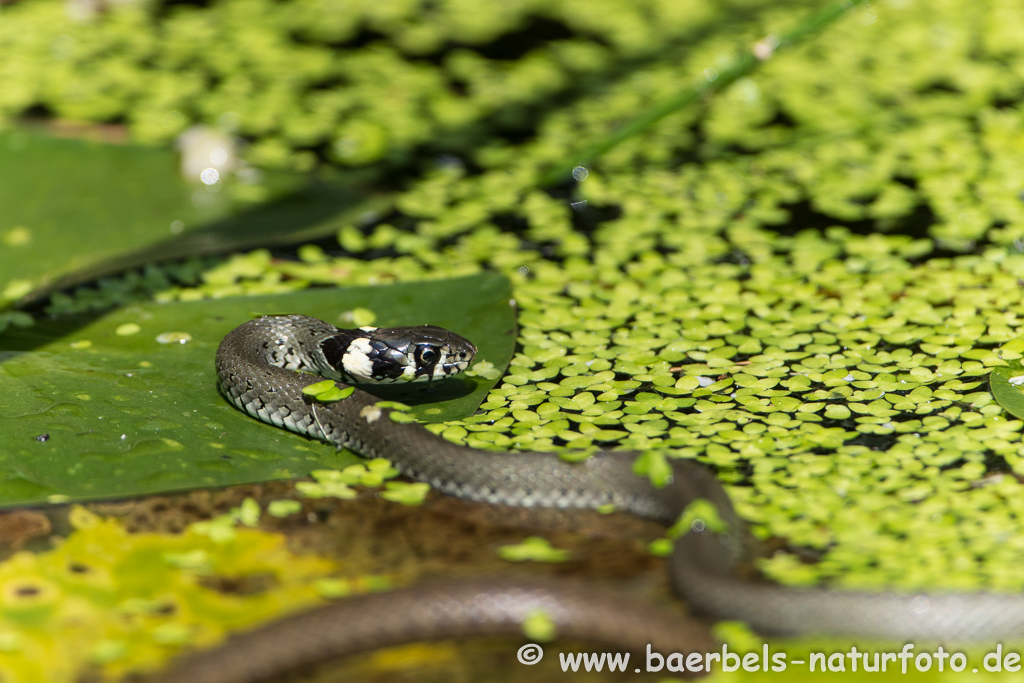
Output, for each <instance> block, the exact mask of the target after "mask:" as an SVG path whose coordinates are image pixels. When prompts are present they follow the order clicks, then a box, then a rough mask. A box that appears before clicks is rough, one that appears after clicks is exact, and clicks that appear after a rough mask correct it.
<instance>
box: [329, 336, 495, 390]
mask: <svg viewBox="0 0 1024 683" xmlns="http://www.w3.org/2000/svg"><path fill="white" fill-rule="evenodd" d="M322 348H323V351H324V355H325V357H326V359H327V360H328V362H329V363H330V364H331V365H332V366H333V367H334V369H335V370H337V371H338V372H339V373H340V374H341V375H342V376H343V377H345V378H346V379H348V380H349V381H354V382H363V383H370V384H380V383H395V382H430V381H433V380H438V379H444V378H446V377H451V376H452V375H457V374H459V373H460V372H462V371H463V370H465V369H466V368H468V367H469V364H470V363H471V362H473V357H474V356H476V347H475V346H474V345H473V343H472V342H470V341H469V340H468V339H466V338H464V337H460V336H459V335H457V334H455V333H454V332H451V331H450V330H446V329H444V328H443V327H437V326H436V325H420V326H417V327H388V328H375V327H361V328H359V329H357V330H344V331H343V334H340V335H338V336H336V337H332V338H331V339H328V340H326V341H325V342H324V345H323V347H322Z"/></svg>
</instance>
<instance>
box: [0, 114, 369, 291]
mask: <svg viewBox="0 0 1024 683" xmlns="http://www.w3.org/2000/svg"><path fill="white" fill-rule="evenodd" d="M260 187H261V190H260V191H261V193H262V194H263V195H265V201H263V202H262V203H260V204H259V205H258V206H254V205H253V204H252V203H251V202H250V203H247V204H246V203H239V202H232V201H231V200H230V199H228V195H231V194H233V193H232V192H231V191H226V192H219V193H215V194H213V193H210V192H207V190H205V189H203V187H202V186H199V187H197V186H195V185H192V184H189V183H186V182H185V181H184V180H183V179H182V178H181V176H180V173H179V171H178V160H177V155H176V154H174V153H173V152H171V151H170V150H165V149H158V148H153V147H138V146H129V145H110V144H103V143H99V142H90V141H86V140H64V139H58V138H50V137H46V136H43V135H41V134H39V133H33V132H29V131H20V130H19V131H10V132H6V133H0V309H3V308H4V306H5V305H9V304H11V303H14V302H17V301H19V300H24V299H25V298H26V297H29V298H31V297H33V296H38V295H39V294H42V293H45V292H46V291H49V290H50V289H53V288H55V287H63V286H68V285H70V284H74V283H78V282H83V281H87V280H90V279H93V278H95V277H98V276H100V275H104V274H106V273H109V272H119V271H123V270H125V269H127V268H132V267H136V266H139V265H143V264H145V263H150V262H152V261H159V260H167V259H174V258H181V257H186V256H194V255H197V254H204V253H214V252H223V251H228V250H232V249H239V248H244V247H249V246H255V245H260V246H268V245H273V244H282V243H293V242H298V241H302V240H308V239H312V238H315V237H322V236H323V235H325V234H330V233H332V232H333V231H334V230H336V229H337V225H338V224H339V223H340V222H342V221H345V220H354V218H355V217H356V216H358V215H360V214H362V213H364V212H367V211H371V210H377V211H379V210H382V209H383V208H384V206H386V205H387V199H386V197H383V196H380V195H373V194H371V193H370V192H369V191H365V190H363V189H362V188H361V187H360V185H359V184H358V183H357V182H356V176H355V175H354V174H350V175H348V176H341V175H340V174H337V177H332V178H320V179H317V178H313V177H308V176H299V175H295V174H285V173H269V174H264V180H263V183H262V185H261V186H260ZM229 189H230V188H229ZM200 200H201V201H200Z"/></svg>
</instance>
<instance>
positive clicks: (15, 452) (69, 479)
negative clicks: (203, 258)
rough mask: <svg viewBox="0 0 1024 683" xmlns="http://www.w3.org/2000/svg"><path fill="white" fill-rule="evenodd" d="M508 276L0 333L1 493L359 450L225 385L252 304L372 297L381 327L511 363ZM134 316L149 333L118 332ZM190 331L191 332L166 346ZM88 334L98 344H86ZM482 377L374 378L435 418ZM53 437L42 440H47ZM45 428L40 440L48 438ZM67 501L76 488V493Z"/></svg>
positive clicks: (128, 491) (200, 306)
mask: <svg viewBox="0 0 1024 683" xmlns="http://www.w3.org/2000/svg"><path fill="white" fill-rule="evenodd" d="M508 297H509V285H508V281H507V280H506V279H505V278H504V277H502V276H499V275H494V274H481V275H476V276H471V277H467V278H457V279H452V280H432V281H428V282H417V283H409V284H399V285H389V286H381V287H356V288H350V289H319V290H309V291H306V292H299V293H292V294H284V295H274V296H263V297H247V298H234V299H220V300H210V301H201V302H193V303H174V304H166V305H160V304H150V305H145V306H133V307H129V308H126V309H123V310H119V311H115V312H113V313H111V314H109V315H106V316H102V317H99V318H95V319H93V318H86V317H81V316H79V317H74V318H62V319H57V320H52V321H45V322H41V323H40V324H38V325H36V326H35V327H32V328H28V329H25V330H17V331H14V332H10V333H9V334H6V335H5V336H3V337H0V381H2V383H3V386H4V391H3V392H2V394H0V415H3V416H4V440H3V442H2V444H0V505H14V504H19V503H20V504H24V503H40V502H44V501H46V500H47V498H48V497H49V496H53V495H55V494H56V495H60V496H67V497H68V498H70V499H73V500H82V499H88V498H110V497H116V496H132V495H140V494H143V493H152V492H157V491H168V490H176V489H190V488H196V487H202V486H224V485H229V484H237V483H245V482H255V481H265V480H268V479H280V478H288V477H302V476H305V475H307V474H308V473H309V472H311V471H313V470H316V469H325V468H329V469H337V468H342V467H345V466H347V465H350V464H353V463H354V462H357V460H356V458H355V456H353V455H352V454H350V453H348V452H345V451H342V452H339V451H338V450H337V449H336V448H335V447H334V446H331V445H329V444H325V443H321V442H318V441H313V440H310V439H308V438H306V437H303V436H299V435H297V434H293V433H291V432H289V431H287V430H284V429H279V428H275V427H272V426H270V425H266V424H263V423H261V422H259V421H257V420H254V419H252V418H251V417H249V416H247V415H245V414H243V413H242V412H241V411H239V410H237V409H235V408H234V407H232V406H231V405H230V404H229V403H227V401H225V400H224V398H223V397H222V396H221V395H220V394H219V393H218V391H217V385H216V375H215V373H214V367H213V357H214V354H215V352H216V348H217V345H218V344H219V342H220V340H221V339H222V338H223V336H224V335H225V334H226V333H227V332H228V331H230V330H231V329H232V328H233V327H235V326H237V325H239V324H240V323H242V322H244V321H245V320H247V319H249V318H250V317H251V315H252V312H253V311H259V312H277V313H304V314H308V315H314V316H317V317H320V318H323V319H325V320H328V321H331V322H335V321H337V317H338V315H339V314H340V312H342V311H345V310H351V309H352V308H354V307H358V306H363V307H367V308H372V309H373V310H375V311H378V314H379V316H380V318H381V323H382V324H383V325H396V324H423V323H433V324H439V325H443V326H446V327H449V328H451V329H453V330H455V331H456V332H458V333H460V334H463V335H465V336H466V337H468V338H470V339H472V340H473V341H474V342H475V343H476V344H477V345H478V347H479V349H480V351H479V356H480V357H481V358H485V359H487V360H489V361H491V362H493V363H495V365H498V366H500V367H504V366H505V364H506V363H507V362H508V359H509V358H510V356H511V352H512V344H513V342H514V339H515V336H514V334H511V333H510V332H511V331H512V330H513V328H514V320H513V318H512V312H511V309H510V308H509V306H508ZM129 322H133V323H135V324H137V325H139V327H140V332H138V333H136V334H133V335H129V336H121V335H118V334H117V333H116V330H117V329H118V328H119V327H120V326H122V325H124V324H126V323H129ZM167 330H185V331H188V332H189V334H190V335H191V338H192V340H191V341H190V342H188V343H186V344H160V343H158V342H157V337H158V336H159V335H160V334H162V333H163V332H165V331H167ZM82 342H88V344H85V343H82ZM490 386H491V383H490V382H488V381H486V380H483V379H481V378H461V377H460V378H453V379H450V380H448V381H446V382H443V383H437V384H434V385H433V386H431V387H429V388H425V387H422V386H416V385H411V386H409V387H397V388H392V387H383V388H381V389H380V390H378V389H377V388H371V390H372V391H374V393H378V395H381V397H382V398H383V399H385V400H396V399H398V400H401V401H403V402H404V403H406V404H416V403H418V405H412V407H411V408H409V411H410V414H412V415H414V416H415V417H416V418H417V419H420V420H425V421H441V420H450V419H455V418H459V417H465V416H468V415H470V414H472V413H473V412H474V411H475V410H476V408H477V406H478V405H479V403H480V401H481V400H482V399H483V397H484V396H485V395H486V394H487V391H488V390H489V389H490ZM44 435H45V438H43V437H44ZM37 437H39V438H37ZM65 500H66V499H65Z"/></svg>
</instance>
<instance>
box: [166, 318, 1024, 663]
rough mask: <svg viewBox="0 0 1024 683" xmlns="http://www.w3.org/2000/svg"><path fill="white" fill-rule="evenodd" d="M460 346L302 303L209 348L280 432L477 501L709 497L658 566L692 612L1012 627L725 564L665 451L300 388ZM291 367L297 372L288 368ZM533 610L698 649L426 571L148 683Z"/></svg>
mask: <svg viewBox="0 0 1024 683" xmlns="http://www.w3.org/2000/svg"><path fill="white" fill-rule="evenodd" d="M475 352H476V349H475V348H474V347H473V346H472V344H470V343H469V342H468V341H466V340H465V339H463V338H461V337H459V336H457V335H455V334H453V333H451V332H448V331H446V330H443V329H441V328H437V327H432V326H423V327H412V328H391V329H385V330H377V329H375V328H369V327H367V328H361V329H355V330H345V329H339V328H336V327H335V326H333V325H330V324H328V323H325V322H323V321H321V320H317V319H315V318H309V317H306V316H297V315H293V316H275V317H263V318H258V319H255V320H251V321H249V322H247V323H245V324H243V325H241V326H239V327H237V328H236V329H234V330H233V331H232V332H230V333H229V334H228V335H227V336H226V337H225V338H224V340H223V341H222V342H221V344H220V348H219V349H218V351H217V359H216V366H217V376H218V379H219V382H220V386H221V390H222V392H223V393H224V395H225V396H226V397H227V398H228V400H229V401H230V402H231V403H232V404H234V405H235V406H236V407H238V408H239V409H241V410H243V411H245V412H247V413H248V414H250V415H252V416H253V417H256V418H257V419H260V420H262V421H264V422H267V423H270V424H274V425H277V426H280V427H284V428H286V429H290V430H292V431H295V432H298V433H301V434H305V435H307V436H310V437H312V438H315V439H321V440H323V441H327V442H330V443H333V444H336V445H338V446H339V447H342V446H344V447H347V448H351V449H352V450H354V451H356V452H358V453H359V454H361V455H363V456H365V457H382V458H386V459H387V460H389V461H391V462H392V463H393V465H394V466H395V467H396V468H397V469H398V470H399V471H400V472H401V473H402V474H403V475H404V476H406V477H409V478H411V479H416V480H419V481H424V482H427V483H429V484H430V485H431V486H432V487H433V488H436V489H438V490H439V491H441V492H443V493H445V494H448V495H451V496H456V497H459V498H464V499H468V500H475V501H484V502H487V503H490V504H493V505H508V506H527V507H557V508H597V507H599V506H604V505H609V504H610V505H614V506H615V508H616V509H617V510H622V511H627V512H631V513H633V514H635V515H639V516H641V517H646V518H650V519H654V520H657V521H660V522H663V523H665V524H671V523H673V522H675V521H676V520H677V518H678V517H679V515H680V514H681V512H682V511H683V510H684V509H686V507H687V506H688V505H689V504H690V503H691V502H693V501H695V500H697V499H705V500H707V501H710V502H711V503H712V504H713V505H714V506H715V508H716V510H717V513H718V517H719V518H720V519H721V520H722V521H724V522H725V523H726V525H727V529H728V530H727V531H725V532H721V531H720V532H718V533H713V532H712V531H710V529H708V528H702V526H701V525H694V527H693V528H692V529H691V530H690V531H689V532H688V533H686V534H684V535H682V536H680V537H679V538H678V539H676V541H675V544H674V547H673V552H672V555H671V558H670V560H669V570H670V572H671V578H672V582H673V585H674V588H675V590H676V592H677V593H678V594H679V596H680V597H681V598H682V599H683V600H684V601H685V603H686V604H687V605H688V607H689V608H690V610H691V611H693V612H695V613H698V614H701V615H703V616H706V617H709V618H712V619H731V620H740V621H744V622H746V623H747V624H748V625H750V626H751V627H752V628H753V629H754V630H756V631H758V632H761V633H764V634H774V635H795V634H817V635H831V636H854V637H872V638H887V639H893V640H903V641H905V640H913V639H922V640H943V641H947V642H964V641H978V640H993V639H999V638H1008V637H1021V636H1024V596H1022V595H1007V594H995V593H980V592H979V593H920V594H909V593H895V592H864V591H836V590H830V589H826V588H792V587H784V586H780V585H777V584H774V583H770V582H767V581H761V580H751V579H747V578H739V577H738V576H737V568H738V567H739V566H741V565H744V564H747V563H749V561H750V559H751V558H752V557H754V556H756V554H757V553H758V552H759V548H758V544H757V543H756V542H755V541H753V540H752V538H751V537H750V535H749V534H748V533H747V532H746V530H745V527H744V525H743V522H742V520H740V519H739V517H738V516H737V514H736V512H735V511H734V509H733V506H732V504H731V502H730V500H729V496H728V494H727V493H726V492H725V490H724V489H723V488H722V486H721V485H720V484H719V483H718V481H717V479H716V478H715V477H714V475H713V474H712V473H711V472H710V471H709V470H707V469H706V468H704V467H703V466H701V465H699V464H697V463H693V462H690V461H684V460H674V461H671V467H672V469H673V472H672V477H671V480H670V482H669V483H668V484H667V485H666V486H664V487H662V488H656V487H655V486H653V485H652V484H651V483H650V482H649V481H648V480H647V479H646V478H643V477H638V476H636V475H635V474H634V473H633V463H634V460H635V459H636V457H637V455H638V454H637V453H631V452H612V451H605V452H597V453H595V454H593V455H592V456H591V457H589V458H587V459H586V460H583V461H582V462H567V461H565V460H563V459H560V458H559V457H558V456H557V455H555V454H552V453H516V452H512V453H493V452H483V451H479V450H476V449H473V448H468V447H465V446H459V445H455V444H452V443H450V442H448V441H446V440H444V439H442V438H441V437H438V436H435V435H434V434H432V433H431V432H429V431H428V430H426V429H425V428H423V427H422V426H420V425H419V424H415V423H407V422H397V421H393V420H391V419H390V418H389V413H390V412H391V409H390V408H382V407H379V406H377V403H378V399H377V398H376V397H374V396H372V395H371V394H369V393H367V392H365V391H361V390H359V389H356V390H355V391H354V393H353V394H352V395H350V396H349V397H347V398H345V399H343V400H340V401H337V402H333V403H319V402H317V401H315V400H313V399H311V398H310V397H308V396H305V395H304V394H303V392H302V389H303V388H304V387H305V386H307V385H309V384H312V383H315V382H320V381H322V379H321V377H317V376H314V375H312V374H309V373H318V374H319V375H321V376H323V377H326V378H329V379H336V380H339V381H341V382H366V381H398V380H412V381H416V380H434V379H442V378H444V377H447V376H449V375H452V374H455V373H456V372H459V371H461V370H462V369H465V368H466V367H467V366H468V364H469V362H470V361H471V360H472V359H473V355H474V354H475ZM300 370H301V371H303V372H298V371H300ZM537 608H540V609H543V610H544V612H545V613H546V614H548V615H549V616H550V617H551V619H552V621H553V622H554V623H555V625H556V627H557V630H558V633H559V634H560V635H565V636H570V637H579V638H583V639H589V640H593V641H597V642H603V643H606V644H610V645H613V646H618V647H620V648H623V649H630V650H632V651H639V652H642V651H643V650H644V649H645V647H646V645H647V644H651V645H652V647H653V649H654V650H657V651H662V652H683V653H686V652H708V651H712V650H714V649H715V647H716V645H715V642H714V640H713V639H712V638H711V637H710V635H709V633H708V631H707V629H706V627H705V626H703V625H702V624H701V623H700V622H697V621H693V620H689V619H686V618H684V617H682V616H679V615H677V614H673V613H670V612H665V611H662V610H660V609H657V608H654V607H651V606H640V605H636V604H631V603H628V602H626V601H625V600H624V599H622V598H618V597H616V596H614V595H606V594H603V593H601V592H599V591H596V590H594V589H593V588H587V589H581V588H579V587H577V586H573V585H571V584H569V585H566V584H556V583H546V582H545V583H523V582H510V581H507V580H502V579H493V580H477V581H472V582H466V581H461V582H451V583H438V584H433V585H429V586H426V587H415V588H408V589H401V590H397V591H393V592H389V593H382V594H374V595H367V596H362V597H359V598H355V599H351V600H343V601H338V602H335V603H331V604H328V605H326V606H324V607H321V608H317V609H315V610H311V611H309V612H305V613H301V614H298V615H296V616H294V617H291V618H288V619H284V620H282V621H278V622H275V623H272V624H270V625H268V626H266V627H263V628H260V629H256V630H255V631H253V632H250V633H248V634H243V635H241V636H237V637H235V638H232V639H230V640H229V641H228V642H227V643H226V644H224V645H222V646H220V647H218V648H214V649H212V650H209V651H206V652H201V653H198V654H197V655H194V656H193V657H191V658H188V659H185V660H184V661H183V662H182V663H180V664H178V665H177V666H176V667H173V668H172V669H171V670H170V671H169V672H167V673H166V674H164V675H163V677H161V678H160V679H159V680H161V681H163V682H164V683H241V682H250V681H258V680H262V679H264V678H266V677H269V676H273V675H276V674H280V673H282V672H286V671H289V670H291V669H293V668H295V667H298V666H303V665H309V664H312V663H316V662H319V661H323V660H325V659H329V658H331V657H336V656H341V655H344V654H348V653H352V652H358V651H366V650H370V649H375V648H379V647H384V646H388V645H395V644H400V643H406V642H411V641H417V640H431V639H437V638H446V637H455V636H477V635H487V634H499V633H510V634H517V633H521V623H522V620H523V618H524V617H525V615H526V614H528V613H529V612H530V611H531V610H533V609H537Z"/></svg>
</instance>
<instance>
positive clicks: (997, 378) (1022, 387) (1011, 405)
mask: <svg viewBox="0 0 1024 683" xmlns="http://www.w3.org/2000/svg"><path fill="white" fill-rule="evenodd" d="M988 382H989V387H990V388H991V390H992V396H993V397H994V398H995V399H996V403H998V404H999V405H1001V406H1002V407H1003V410H1005V411H1006V412H1008V413H1010V414H1011V415H1013V416H1014V417H1019V418H1021V419H1022V420H1024V365H1021V363H1020V361H1019V360H1011V361H1009V365H1003V366H1000V367H998V368H995V369H994V370H992V374H991V375H989V380H988Z"/></svg>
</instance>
